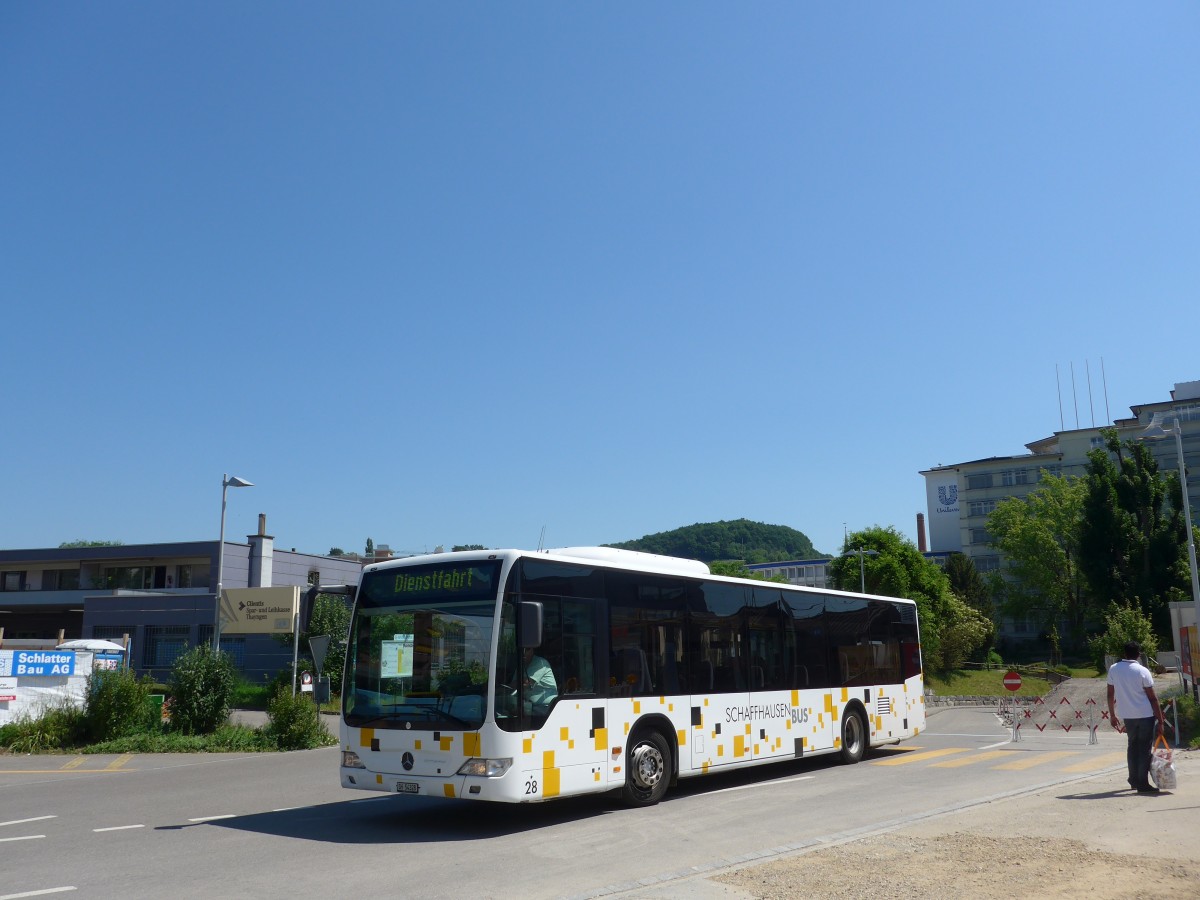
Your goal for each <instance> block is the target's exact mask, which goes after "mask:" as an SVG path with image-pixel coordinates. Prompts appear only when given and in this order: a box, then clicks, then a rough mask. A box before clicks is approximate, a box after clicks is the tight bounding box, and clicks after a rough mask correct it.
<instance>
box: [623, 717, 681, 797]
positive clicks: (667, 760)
mask: <svg viewBox="0 0 1200 900" xmlns="http://www.w3.org/2000/svg"><path fill="white" fill-rule="evenodd" d="M625 765H626V771H625V790H624V797H625V802H626V803H628V804H630V805H631V806H653V805H654V804H655V803H657V802H658V801H659V800H661V799H662V798H663V795H664V794H665V793H666V792H667V785H669V784H670V783H671V748H670V746H669V745H668V744H667V739H666V738H664V737H663V736H662V735H661V734H659V732H657V731H654V730H652V729H647V730H644V731H639V732H637V733H635V735H634V738H633V740H632V741H630V742H629V754H628V756H627V757H626V759H625Z"/></svg>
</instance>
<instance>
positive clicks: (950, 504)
mask: <svg viewBox="0 0 1200 900" xmlns="http://www.w3.org/2000/svg"><path fill="white" fill-rule="evenodd" d="M937 498H938V505H937V512H939V513H955V514H957V513H958V485H957V484H953V483H951V484H939V485H938V486H937Z"/></svg>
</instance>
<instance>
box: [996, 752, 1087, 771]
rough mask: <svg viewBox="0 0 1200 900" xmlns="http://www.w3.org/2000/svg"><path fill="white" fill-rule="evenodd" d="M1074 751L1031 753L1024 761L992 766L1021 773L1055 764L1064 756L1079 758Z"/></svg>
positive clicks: (1019, 760) (1018, 760)
mask: <svg viewBox="0 0 1200 900" xmlns="http://www.w3.org/2000/svg"><path fill="white" fill-rule="evenodd" d="M1078 755H1079V754H1078V753H1077V752H1076V751H1074V750H1055V751H1052V752H1050V753H1036V752H1035V753H1030V754H1028V755H1027V756H1025V758H1024V759H1017V760H1013V761H1012V762H1010V763H1004V764H1003V765H999V766H992V768H993V769H1004V770H1005V771H1009V772H1019V771H1021V770H1022V769H1032V768H1033V767H1034V766H1040V765H1042V764H1043V763H1048V762H1054V760H1056V759H1062V758H1063V757H1064V756H1078Z"/></svg>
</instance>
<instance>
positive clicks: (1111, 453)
mask: <svg viewBox="0 0 1200 900" xmlns="http://www.w3.org/2000/svg"><path fill="white" fill-rule="evenodd" d="M1103 435H1104V447H1102V448H1101V447H1097V448H1096V449H1094V450H1092V451H1091V452H1090V453H1088V465H1087V494H1086V496H1085V498H1084V501H1083V525H1082V528H1081V529H1080V537H1079V550H1080V557H1079V562H1080V567H1081V568H1082V569H1083V572H1084V574H1085V575H1086V577H1087V582H1088V584H1089V585H1090V586H1091V591H1092V594H1093V596H1094V598H1095V601H1096V603H1097V604H1098V605H1101V606H1103V605H1106V604H1109V603H1116V604H1117V605H1118V606H1123V605H1128V604H1136V605H1137V606H1138V607H1139V608H1141V610H1142V611H1143V612H1144V613H1145V614H1146V615H1147V616H1148V617H1149V618H1150V620H1151V621H1152V622H1153V623H1154V625H1155V627H1156V628H1157V630H1158V631H1159V633H1161V634H1166V633H1167V632H1168V631H1169V629H1170V618H1169V613H1168V606H1167V604H1168V602H1169V601H1170V600H1173V599H1177V598H1180V597H1181V595H1182V593H1183V589H1184V587H1185V586H1186V585H1187V584H1188V574H1187V563H1186V559H1185V556H1184V548H1185V547H1186V545H1187V542H1186V529H1185V525H1184V519H1183V501H1182V491H1181V489H1180V485H1179V478H1178V475H1176V474H1174V473H1172V474H1171V475H1170V476H1169V477H1167V478H1164V477H1163V476H1162V475H1160V474H1159V471H1158V462H1157V461H1156V460H1155V459H1154V456H1153V455H1152V454H1151V453H1150V450H1149V448H1148V447H1147V446H1146V445H1145V443H1144V442H1142V441H1135V440H1128V441H1124V442H1122V441H1121V440H1120V439H1119V438H1118V436H1117V432H1116V430H1115V429H1106V430H1105V431H1104V432H1103ZM1168 501H1170V502H1168Z"/></svg>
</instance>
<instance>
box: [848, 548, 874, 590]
mask: <svg viewBox="0 0 1200 900" xmlns="http://www.w3.org/2000/svg"><path fill="white" fill-rule="evenodd" d="M851 554H855V555H856V556H858V583H859V588H860V593H863V594H865V593H866V592H867V567H866V564H865V563H864V562H863V557H866V556H878V555H879V551H878V550H864V549H863V548H862V547H854V548H853V549H847V550H844V551H843V552H842V555H843V556H850V555H851Z"/></svg>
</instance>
